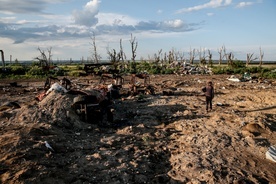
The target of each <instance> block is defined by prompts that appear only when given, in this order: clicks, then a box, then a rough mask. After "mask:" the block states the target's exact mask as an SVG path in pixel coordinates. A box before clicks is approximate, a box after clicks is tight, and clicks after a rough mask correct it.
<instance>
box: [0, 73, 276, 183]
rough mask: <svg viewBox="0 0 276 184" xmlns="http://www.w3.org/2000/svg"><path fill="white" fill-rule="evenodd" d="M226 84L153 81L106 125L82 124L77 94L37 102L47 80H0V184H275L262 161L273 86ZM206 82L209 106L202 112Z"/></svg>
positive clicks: (120, 103) (275, 103)
mask: <svg viewBox="0 0 276 184" xmlns="http://www.w3.org/2000/svg"><path fill="white" fill-rule="evenodd" d="M227 77H229V76H225V75H220V76H203V75H186V76H176V75H160V76H159V75H155V76H151V84H152V85H153V86H154V87H155V92H156V95H145V96H142V101H137V98H138V97H137V96H136V97H123V98H120V99H117V100H115V101H114V102H115V103H114V109H115V111H114V125H116V126H112V127H100V126H98V125H97V124H91V123H85V122H82V121H80V119H79V117H78V116H77V115H76V114H75V113H74V111H73V110H72V108H71V105H72V102H73V101H72V100H73V98H74V95H69V94H61V93H56V92H51V93H50V94H49V95H48V96H47V97H46V98H44V99H43V100H42V101H41V102H37V101H36V100H35V96H37V95H38V94H40V93H41V92H42V91H43V85H44V81H30V80H25V81H23V80H18V81H16V82H17V85H18V86H17V87H11V86H10V84H9V83H10V82H14V81H8V80H6V81H0V105H1V108H0V143H1V145H0V183H26V184H29V183H50V184H54V183H58V184H62V183H74V184H79V183H85V184H88V183H113V184H117V183H118V184H121V183H135V184H136V183H191V184H192V183H276V177H275V176H276V167H275V166H276V165H275V163H274V162H272V161H270V160H268V159H266V157H265V153H266V151H267V149H268V147H269V146H271V145H275V144H276V132H275V131H276V93H275V91H276V83H275V80H274V81H266V80H265V81H264V82H263V83H257V82H231V81H229V80H227ZM125 78H126V83H128V80H129V79H128V77H125ZM70 80H71V81H72V82H73V83H74V84H75V87H82V86H87V85H95V84H96V83H97V82H98V78H93V77H85V78H74V79H73V78H71V79H70ZM208 80H212V81H213V82H214V86H215V98H214V100H213V110H212V111H211V112H208V113H207V112H206V111H205V98H204V96H203V94H202V92H201V88H202V87H203V86H205V83H206V82H207V81H208ZM124 88H127V85H125V86H124ZM163 91H170V93H166V94H170V95H164V93H163ZM140 97H141V96H140ZM7 102H16V103H17V104H18V105H20V108H19V107H18V106H16V105H13V104H14V103H10V104H6V105H5V103H7ZM67 111H68V112H67ZM67 113H69V116H67V115H66V114H67ZM45 141H47V142H48V143H49V144H50V145H51V146H52V148H53V149H54V152H53V151H51V150H49V149H47V148H46V146H45Z"/></svg>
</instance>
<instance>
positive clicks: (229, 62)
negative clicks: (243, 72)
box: [223, 46, 234, 66]
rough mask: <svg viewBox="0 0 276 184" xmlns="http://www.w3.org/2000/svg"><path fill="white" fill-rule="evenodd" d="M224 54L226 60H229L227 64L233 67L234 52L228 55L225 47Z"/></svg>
mask: <svg viewBox="0 0 276 184" xmlns="http://www.w3.org/2000/svg"><path fill="white" fill-rule="evenodd" d="M223 53H224V55H223V57H225V59H227V64H228V65H230V66H232V65H233V60H234V54H233V52H229V53H227V52H226V48H225V46H223Z"/></svg>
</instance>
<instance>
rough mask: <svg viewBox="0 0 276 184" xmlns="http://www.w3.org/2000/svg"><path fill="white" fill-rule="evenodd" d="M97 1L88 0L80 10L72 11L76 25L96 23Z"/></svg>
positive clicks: (89, 25) (88, 25)
mask: <svg viewBox="0 0 276 184" xmlns="http://www.w3.org/2000/svg"><path fill="white" fill-rule="evenodd" d="M99 3H100V1H98V0H92V1H89V2H88V3H87V4H86V5H85V6H84V8H83V10H81V11H77V10H76V11H74V12H73V19H74V20H75V23H76V24H78V25H83V26H87V27H91V26H93V25H95V24H97V23H98V18H97V17H96V15H97V14H98V13H99V9H98V8H99Z"/></svg>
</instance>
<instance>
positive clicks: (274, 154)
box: [265, 145, 276, 162]
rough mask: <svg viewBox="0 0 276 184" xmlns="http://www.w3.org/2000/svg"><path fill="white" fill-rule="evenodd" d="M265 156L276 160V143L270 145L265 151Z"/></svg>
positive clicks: (273, 160)
mask: <svg viewBox="0 0 276 184" xmlns="http://www.w3.org/2000/svg"><path fill="white" fill-rule="evenodd" d="M265 157H266V159H268V160H271V161H272V162H276V145H274V146H270V147H269V148H268V150H267V152H266V153H265Z"/></svg>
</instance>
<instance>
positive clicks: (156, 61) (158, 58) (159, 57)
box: [154, 49, 162, 63]
mask: <svg viewBox="0 0 276 184" xmlns="http://www.w3.org/2000/svg"><path fill="white" fill-rule="evenodd" d="M161 54H162V49H160V50H158V54H154V62H155V63H159V62H160V61H161Z"/></svg>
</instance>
